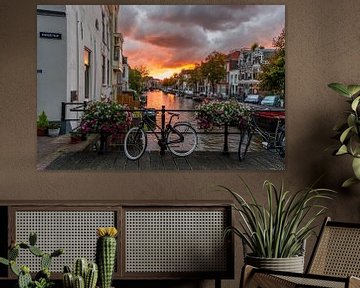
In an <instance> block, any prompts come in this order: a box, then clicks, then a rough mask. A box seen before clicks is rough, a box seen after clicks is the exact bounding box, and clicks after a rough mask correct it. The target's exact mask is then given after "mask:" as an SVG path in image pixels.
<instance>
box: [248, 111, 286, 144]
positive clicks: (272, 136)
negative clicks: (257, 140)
mask: <svg viewBox="0 0 360 288" xmlns="http://www.w3.org/2000/svg"><path fill="white" fill-rule="evenodd" d="M255 116H256V115H253V116H251V120H250V128H251V130H252V131H253V132H254V131H255V132H257V133H258V134H259V135H260V136H261V138H262V139H263V141H265V142H267V146H266V149H270V148H279V147H281V146H280V145H279V144H278V137H279V135H280V132H281V130H282V127H283V125H284V120H283V119H281V118H280V117H276V119H277V120H276V127H275V132H273V133H271V132H267V131H265V130H263V129H262V128H260V127H259V125H258V123H257V120H256V117H255Z"/></svg>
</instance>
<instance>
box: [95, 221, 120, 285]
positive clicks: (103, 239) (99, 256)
mask: <svg viewBox="0 0 360 288" xmlns="http://www.w3.org/2000/svg"><path fill="white" fill-rule="evenodd" d="M97 235H98V236H99V238H98V239H97V243H96V262H97V265H98V268H99V282H100V287H101V288H110V286H111V280H112V274H113V272H114V265H115V256H116V238H115V237H116V235H117V230H116V228H115V227H107V228H98V229H97Z"/></svg>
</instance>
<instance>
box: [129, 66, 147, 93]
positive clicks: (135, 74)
mask: <svg viewBox="0 0 360 288" xmlns="http://www.w3.org/2000/svg"><path fill="white" fill-rule="evenodd" d="M148 76H149V71H148V69H147V68H146V67H145V66H137V67H134V68H130V69H129V87H130V89H132V90H135V91H136V92H138V93H140V92H141V91H142V90H143V89H144V86H145V82H146V79H147V78H148Z"/></svg>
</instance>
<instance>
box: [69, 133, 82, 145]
mask: <svg viewBox="0 0 360 288" xmlns="http://www.w3.org/2000/svg"><path fill="white" fill-rule="evenodd" d="M82 139H83V133H82V132H80V131H77V130H73V131H71V132H70V143H71V144H76V143H79V142H81V141H82Z"/></svg>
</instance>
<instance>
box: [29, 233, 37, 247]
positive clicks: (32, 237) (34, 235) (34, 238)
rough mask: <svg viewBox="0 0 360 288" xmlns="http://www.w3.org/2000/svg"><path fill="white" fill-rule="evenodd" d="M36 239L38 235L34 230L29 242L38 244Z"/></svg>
mask: <svg viewBox="0 0 360 288" xmlns="http://www.w3.org/2000/svg"><path fill="white" fill-rule="evenodd" d="M36 241H37V235H36V233H34V232H31V233H30V235H29V244H30V245H31V246H35V245H36Z"/></svg>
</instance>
